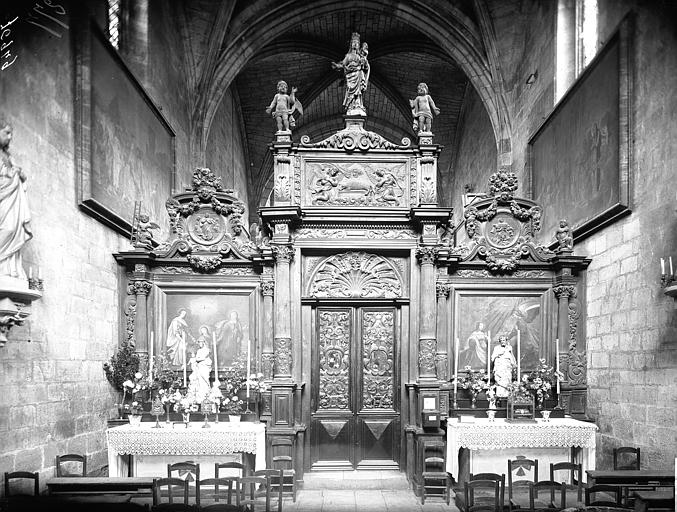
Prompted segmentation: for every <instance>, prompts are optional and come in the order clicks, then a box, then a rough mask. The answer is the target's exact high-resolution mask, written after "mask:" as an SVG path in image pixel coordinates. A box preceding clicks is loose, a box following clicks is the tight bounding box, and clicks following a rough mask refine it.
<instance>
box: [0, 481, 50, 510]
mask: <svg viewBox="0 0 677 512" xmlns="http://www.w3.org/2000/svg"><path fill="white" fill-rule="evenodd" d="M26 480H32V481H33V485H30V482H26ZM12 483H14V484H19V483H20V484H23V485H21V486H17V485H12ZM26 483H28V484H29V485H28V486H26ZM17 487H20V489H17ZM40 499H41V498H40V475H39V473H30V472H28V471H14V472H10V473H5V497H4V503H3V502H2V501H0V510H8V511H9V512H13V511H15V510H16V511H26V510H35V509H39V508H41V507H42V506H43V505H44V504H43V503H40ZM5 507H6V508H5Z"/></svg>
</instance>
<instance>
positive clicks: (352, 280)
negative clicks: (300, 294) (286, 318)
mask: <svg viewBox="0 0 677 512" xmlns="http://www.w3.org/2000/svg"><path fill="white" fill-rule="evenodd" d="M402 290H403V285H402V279H401V277H400V275H399V272H397V270H396V269H395V268H394V267H393V265H392V263H391V262H389V261H388V260H386V259H385V258H383V257H382V256H377V255H375V254H368V253H364V252H349V253H343V254H337V255H335V256H330V257H328V258H326V259H325V260H324V261H323V262H322V263H320V264H319V265H318V267H317V270H316V272H315V274H314V276H313V278H312V279H311V280H310V286H309V291H308V295H310V296H311V297H353V298H389V299H391V298H395V297H401V296H402Z"/></svg>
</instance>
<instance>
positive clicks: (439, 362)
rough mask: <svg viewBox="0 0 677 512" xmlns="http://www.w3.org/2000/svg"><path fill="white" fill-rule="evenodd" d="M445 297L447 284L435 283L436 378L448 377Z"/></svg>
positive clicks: (447, 288)
mask: <svg viewBox="0 0 677 512" xmlns="http://www.w3.org/2000/svg"><path fill="white" fill-rule="evenodd" d="M447 297H449V285H447V284H445V283H440V282H438V283H437V348H438V350H437V355H436V356H435V367H436V369H437V378H438V379H439V380H448V379H449V371H448V368H449V355H448V353H447V347H448V344H449V334H448V333H447V315H446V312H447Z"/></svg>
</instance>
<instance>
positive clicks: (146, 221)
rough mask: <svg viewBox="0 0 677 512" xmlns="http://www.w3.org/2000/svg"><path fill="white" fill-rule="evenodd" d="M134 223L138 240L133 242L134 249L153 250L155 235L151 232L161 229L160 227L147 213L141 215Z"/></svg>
mask: <svg viewBox="0 0 677 512" xmlns="http://www.w3.org/2000/svg"><path fill="white" fill-rule="evenodd" d="M134 221H135V222H134V224H135V225H136V238H135V239H134V240H133V245H134V247H136V248H138V249H152V248H153V244H152V241H153V234H152V233H151V230H153V229H160V226H158V225H157V223H155V222H153V221H151V220H150V217H149V216H148V214H147V213H140V214H139V215H138V216H137V217H136V219H134Z"/></svg>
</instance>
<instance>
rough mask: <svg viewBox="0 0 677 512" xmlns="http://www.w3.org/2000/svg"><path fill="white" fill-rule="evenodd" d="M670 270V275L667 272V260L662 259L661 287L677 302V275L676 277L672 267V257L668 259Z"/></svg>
mask: <svg viewBox="0 0 677 512" xmlns="http://www.w3.org/2000/svg"><path fill="white" fill-rule="evenodd" d="M668 270H669V271H670V273H669V274H668V273H666V272H665V271H666V268H665V260H664V259H663V258H661V286H662V287H663V293H665V295H667V296H668V297H672V298H673V299H676V300H677V275H675V271H674V269H673V267H672V256H670V257H669V258H668ZM676 307H677V305H676Z"/></svg>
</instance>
